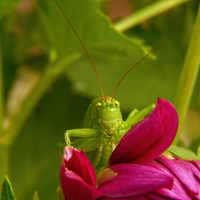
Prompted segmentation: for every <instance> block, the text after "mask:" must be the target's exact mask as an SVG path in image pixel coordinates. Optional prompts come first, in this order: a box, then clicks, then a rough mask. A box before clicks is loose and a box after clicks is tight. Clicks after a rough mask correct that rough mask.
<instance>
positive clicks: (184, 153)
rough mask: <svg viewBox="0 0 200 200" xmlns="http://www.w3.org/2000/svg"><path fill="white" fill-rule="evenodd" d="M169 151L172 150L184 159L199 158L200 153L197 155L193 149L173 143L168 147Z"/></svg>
mask: <svg viewBox="0 0 200 200" xmlns="http://www.w3.org/2000/svg"><path fill="white" fill-rule="evenodd" d="M168 151H170V152H171V153H172V154H173V155H175V156H177V157H179V158H182V159H184V158H194V159H199V157H198V155H196V154H195V153H194V152H193V151H191V150H189V149H186V148H183V147H179V146H174V145H171V146H170V147H169V148H168Z"/></svg>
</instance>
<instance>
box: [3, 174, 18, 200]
mask: <svg viewBox="0 0 200 200" xmlns="http://www.w3.org/2000/svg"><path fill="white" fill-rule="evenodd" d="M1 200H16V198H15V195H14V192H13V189H12V185H11V183H10V181H9V179H8V177H7V176H5V179H4V182H3V186H2V191H1Z"/></svg>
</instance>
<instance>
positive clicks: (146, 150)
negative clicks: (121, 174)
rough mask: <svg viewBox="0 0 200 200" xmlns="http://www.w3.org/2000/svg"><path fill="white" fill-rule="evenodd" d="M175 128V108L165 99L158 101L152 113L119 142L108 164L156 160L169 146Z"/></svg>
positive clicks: (139, 162)
mask: <svg viewBox="0 0 200 200" xmlns="http://www.w3.org/2000/svg"><path fill="white" fill-rule="evenodd" d="M177 128H178V115H177V112H176V109H175V107H174V106H173V105H172V104H171V103H169V102H168V101H167V100H165V99H158V102H157V105H156V108H155V109H154V111H153V112H152V113H151V114H150V115H149V116H147V117H146V118H144V119H143V120H142V121H141V122H139V123H138V124H136V125H135V126H133V127H132V128H131V129H130V130H129V131H128V132H127V133H126V134H125V135H124V136H123V138H122V139H121V140H120V142H119V144H118V145H117V147H116V149H115V150H114V152H113V153H112V155H111V157H110V164H111V165H114V164H118V163H124V162H132V163H137V164H143V163H145V162H148V161H150V160H152V159H154V158H156V157H157V156H159V155H160V154H161V153H163V152H164V151H165V150H166V149H167V148H168V147H169V146H170V144H171V143H172V141H173V139H174V137H175V135H176V131H177Z"/></svg>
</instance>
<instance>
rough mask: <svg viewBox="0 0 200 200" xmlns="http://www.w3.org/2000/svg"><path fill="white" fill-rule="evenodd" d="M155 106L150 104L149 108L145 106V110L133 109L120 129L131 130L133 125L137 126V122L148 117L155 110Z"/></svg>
mask: <svg viewBox="0 0 200 200" xmlns="http://www.w3.org/2000/svg"><path fill="white" fill-rule="evenodd" d="M155 107H156V106H155V104H152V105H150V106H147V107H146V108H144V109H142V110H140V111H138V110H137V109H134V110H133V111H132V112H131V113H130V114H129V116H128V117H127V119H126V120H125V124H124V126H123V127H122V129H126V128H128V127H129V128H131V127H132V126H134V125H135V124H137V123H138V122H139V121H141V120H142V119H144V118H145V117H146V116H148V115H149V114H150V113H151V112H152V111H153V110H154V108H155Z"/></svg>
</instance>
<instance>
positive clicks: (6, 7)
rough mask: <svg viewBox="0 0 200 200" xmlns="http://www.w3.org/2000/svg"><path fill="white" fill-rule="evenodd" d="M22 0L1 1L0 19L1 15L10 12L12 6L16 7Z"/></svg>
mask: <svg viewBox="0 0 200 200" xmlns="http://www.w3.org/2000/svg"><path fill="white" fill-rule="evenodd" d="M20 1H22V0H1V6H0V19H1V17H2V15H3V14H5V13H6V12H8V11H10V10H11V9H12V8H13V7H14V6H16V5H17V4H18V3H19V2H20Z"/></svg>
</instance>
